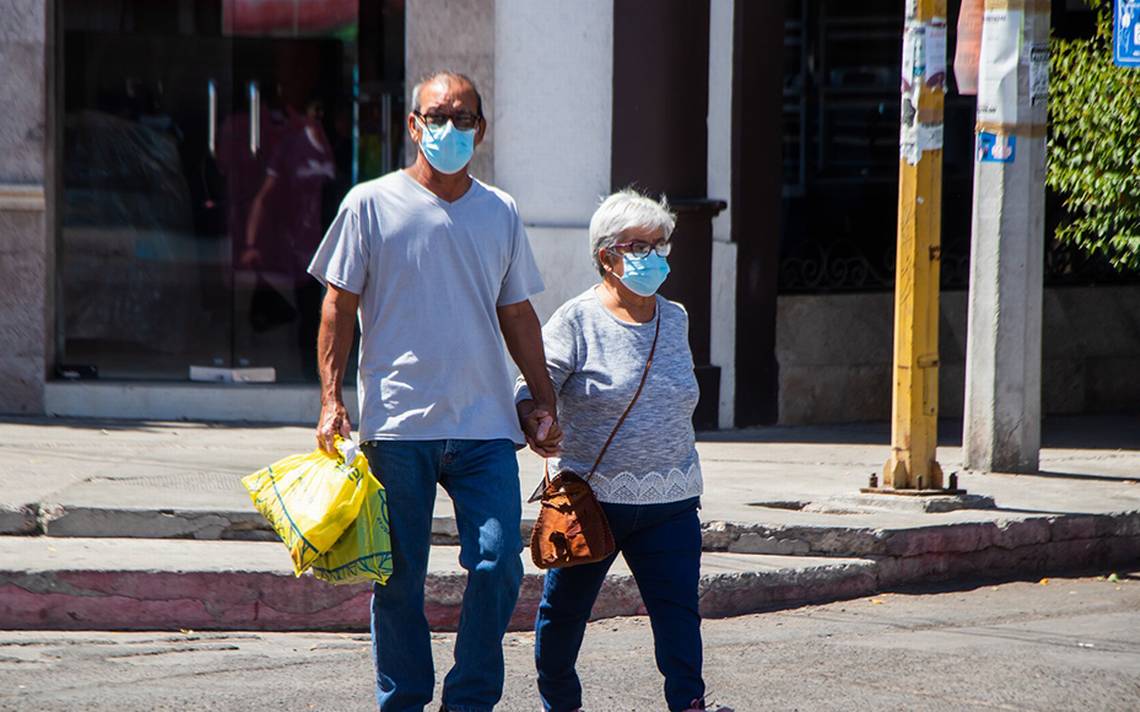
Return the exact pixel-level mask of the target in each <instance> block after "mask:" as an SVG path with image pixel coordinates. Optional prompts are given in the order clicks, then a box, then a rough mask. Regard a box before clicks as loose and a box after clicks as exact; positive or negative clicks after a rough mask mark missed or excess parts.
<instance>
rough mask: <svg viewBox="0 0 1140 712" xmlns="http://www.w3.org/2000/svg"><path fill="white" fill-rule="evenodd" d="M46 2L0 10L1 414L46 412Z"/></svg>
mask: <svg viewBox="0 0 1140 712" xmlns="http://www.w3.org/2000/svg"><path fill="white" fill-rule="evenodd" d="M49 10H50V6H49V4H48V2H47V0H8V1H7V2H5V3H3V8H2V10H0V67H2V68H3V69H0V97H3V98H4V110H3V111H2V112H0V413H19V414H33V413H42V412H43V409H44V381H45V374H46V373H47V369H48V365H49V362H50V360H51V358H52V356H51V354H52V343H53V336H52V323H53V322H52V318H51V314H50V310H51V304H52V299H51V294H52V286H51V285H52V271H53V265H54V261H55V257H54V249H53V244H52V241H51V236H50V234H49V230H48V220H47V213H46V210H45V207H46V200H45V184H46V183H47V177H48V175H49V174H50V172H49V170H48V133H49V132H48V121H47V106H48V94H47V92H48V86H49V82H48V72H47V69H48V66H49V64H48V51H49V46H50V43H49V42H48V17H49V14H50V13H49Z"/></svg>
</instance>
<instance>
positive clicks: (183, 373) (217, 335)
mask: <svg viewBox="0 0 1140 712" xmlns="http://www.w3.org/2000/svg"><path fill="white" fill-rule="evenodd" d="M156 6H166V4H165V3H141V2H140V3H133V4H132V3H128V2H120V1H115V0H69V1H68V2H65V3H64V4H63V8H62V13H63V17H62V20H63V22H62V25H63V28H64V38H63V41H64V50H63V51H64V97H63V114H64V115H63V120H62V123H63V127H62V132H63V137H62V139H63V140H62V146H63V164H62V165H63V171H62V174H63V179H62V196H63V200H62V206H61V210H60V240H59V260H60V270H59V273H60V276H61V278H60V294H59V299H60V304H59V312H58V313H59V328H60V331H61V338H60V344H59V351H60V369H59V371H60V373H61V374H62V375H64V376H70V377H76V376H79V377H96V376H97V377H100V378H150V379H154V378H178V379H185V378H186V377H187V375H188V369H187V367H188V365H190V364H203V365H211V366H222V367H227V366H230V365H231V362H232V358H231V348H230V341H231V337H230V332H231V330H232V324H231V320H232V315H231V308H230V305H231V303H232V296H231V286H230V282H231V277H230V254H231V249H230V238H229V234H228V232H227V230H226V225H225V217H226V212H227V205H226V201H225V196H224V194H223V193H222V191H221V187H222V185H221V180H220V175H219V173H218V170H217V168H218V160H217V159H218V156H219V154H220V151H221V150H222V145H221V143H220V139H221V137H220V135H219V133H218V128H219V124H218V121H219V119H220V118H221V117H222V116H224V115H226V114H227V113H229V112H230V101H231V96H232V94H233V74H232V65H233V60H232V55H233V42H232V40H230V39H228V38H225V37H222V36H220V34H218V33H214V34H213V35H212V36H211V35H209V34H204V33H201V32H198V31H197V29H198V28H199V27H200V26H201V25H209V24H212V22H217V21H218V19H219V14H218V13H217V12H215V13H213V15H214V16H213V17H211V13H210V12H208V10H207V9H205V8H203V7H189V8H188V9H189V10H191V11H190V12H180V11H179V8H180V7H181V8H182V9H183V10H186V9H187V7H186V5H185V3H183V4H182V5H181V6H180V5H177V4H173V3H172V4H170V5H169V6H167V7H165V8H163V7H158V8H157V9H156ZM164 9H165V10H166V11H163V10H164Z"/></svg>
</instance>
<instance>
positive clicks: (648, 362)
mask: <svg viewBox="0 0 1140 712" xmlns="http://www.w3.org/2000/svg"><path fill="white" fill-rule="evenodd" d="M660 335H661V305H660V304H658V305H657V328H656V329H654V331H653V346H651V347H649V358H648V359H646V360H645V370H643V371H642V372H641V383H639V384H637V392H636V393H634V394H633V400H631V401H630V402H629V405H627V406H626V407H625V412H624V413H622V414H621V417H620V418H618V422H617V425H615V426H614V429H613V431H612V432H611V433H610V437H609V438H608V439H607V440H606V444H605V445H603V446H602V451H601V452H599V453H598V459H597V460H594V466H593V467H591V468H590V471H589V472H588V473H586V476H585V477H583V478H582V479H584V480H586V481H589V479H590V478H591V477H593V475H594V473H595V472H597V470H598V465H600V464H602V458H603V457H605V456H606V450H609V448H610V443H612V442H613V441H614V436H616V435H617V432H618V430H619V429H621V425H622V423H624V422H625V419H626V416H628V415H629V411H631V410H633V405H634V403H637V399H638V398H639V397H640V396H641V389H642V388H645V381H646V379H647V378H649V367H650V366H652V365H653V354H655V353H656V352H657V337H658V336H660Z"/></svg>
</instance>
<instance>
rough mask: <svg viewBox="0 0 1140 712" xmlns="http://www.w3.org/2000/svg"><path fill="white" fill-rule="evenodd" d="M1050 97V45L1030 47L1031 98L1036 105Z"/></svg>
mask: <svg viewBox="0 0 1140 712" xmlns="http://www.w3.org/2000/svg"><path fill="white" fill-rule="evenodd" d="M1048 98H1049V45H1034V46H1032V47H1030V48H1029V99H1030V101H1031V102H1032V103H1033V105H1034V106H1037V104H1039V103H1041V102H1043V101H1045V100H1047V99H1048Z"/></svg>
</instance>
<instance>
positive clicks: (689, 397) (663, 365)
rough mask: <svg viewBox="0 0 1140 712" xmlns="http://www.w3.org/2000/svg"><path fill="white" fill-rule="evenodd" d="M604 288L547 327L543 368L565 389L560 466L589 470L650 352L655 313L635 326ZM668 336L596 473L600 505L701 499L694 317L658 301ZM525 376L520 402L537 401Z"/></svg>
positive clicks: (561, 392)
mask: <svg viewBox="0 0 1140 712" xmlns="http://www.w3.org/2000/svg"><path fill="white" fill-rule="evenodd" d="M596 290H597V287H591V288H590V289H588V290H587V291H586V292H584V293H583V294H580V295H579V296H577V297H575V298H573V299H571V300H570V301H568V302H566V303H565V304H563V305H562V306H561V307H559V308H558V311H556V312H554V315H553V316H551V317H550V320H549V321H548V322H547V323H546V325H545V326H543V328H542V337H543V345H544V347H545V349H546V366H547V369H549V371H550V378H551V380H552V381H553V382H554V390H555V392H556V393H557V394H558V421H559V423H560V425H561V426H562V431H563V433H564V435H565V438H564V440H563V441H562V457H561V458H553V459H551V461H550V463H549V464H550V471H551V474H552V475H553V473H555V472H557V471H558V470H559V469H562V468H567V469H571V470H574V471H575V472H577V473H578V474H579V475H583V476H584V475H585V474H586V473H587V472H589V470H590V467H591V466H592V465H593V464H594V460H595V459H596V458H597V456H598V452H599V451H600V450H601V448H602V445H604V444H605V442H606V438H608V437H609V435H610V431H612V430H613V427H614V425H615V424H616V423H617V421H618V418H620V417H621V414H622V412H623V411H624V410H625V408H626V406H627V405H629V402H630V400H632V398H633V394H634V393H635V392H636V390H637V385H638V383H639V382H640V381H641V374H642V371H643V369H644V368H645V361H646V359H647V358H648V357H649V349H650V346H651V345H652V344H653V333H654V329H655V328H656V326H657V324H656V319H654V320H652V321H650V322H648V323H646V324H631V323H628V322H624V321H622V320H620V319H618V318H617V317H616V316H614V315H613V314H612V313H611V312H610V311H609V310H608V309H606V308H605V306H603V305H602V303H601V301H600V299H599V296H598V294H597V291H596ZM657 314H658V315H659V317H660V318H661V335H660V337H659V338H658V341H657V352H656V354H655V355H654V357H653V366H652V367H651V368H650V369H649V377H648V380H646V382H645V389H644V390H643V391H642V392H641V397H640V398H638V400H637V404H636V405H635V406H634V407H633V410H632V411H630V414H629V417H628V418H626V421H625V423H624V424H623V425H622V426H621V429H620V430H619V431H618V433H617V436H616V437H615V438H614V441H613V443H612V444H611V445H610V448H609V450H607V451H606V456H605V458H604V459H603V460H602V463H601V465H600V466H599V467H598V471H597V472H596V473H595V474H594V476H593V477H592V478H591V479H590V485H591V487H593V489H594V493H595V494H596V495H597V497H598V499H599V500H600V501H602V502H610V503H616V504H660V503H664V502H676V501H679V500H683V499H688V498H690V497H697V496H700V494H701V491H702V486H703V483H702V480H701V464H700V458H699V457H698V456H697V449H696V439H695V436H694V433H693V421H692V418H693V411H694V410H695V409H696V407H697V399H698V397H699V395H700V392H699V390H698V387H697V379H696V376H695V375H694V373H693V355H692V352H691V351H690V350H689V315H688V314H687V313H686V312H685V309H684V307H682V306H681V305H680V304H677V303H676V302H671V301H669V300H667V299H665V298H664V297H661V296H658V297H657ZM530 397H531V396H530V392H529V390H528V389H527V388H526V384H525V383H524V382H523V380H522V377H521V376H520V377H519V379H518V382H517V383H516V386H515V399H516V402H517V401H520V400H524V399H527V398H530Z"/></svg>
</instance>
